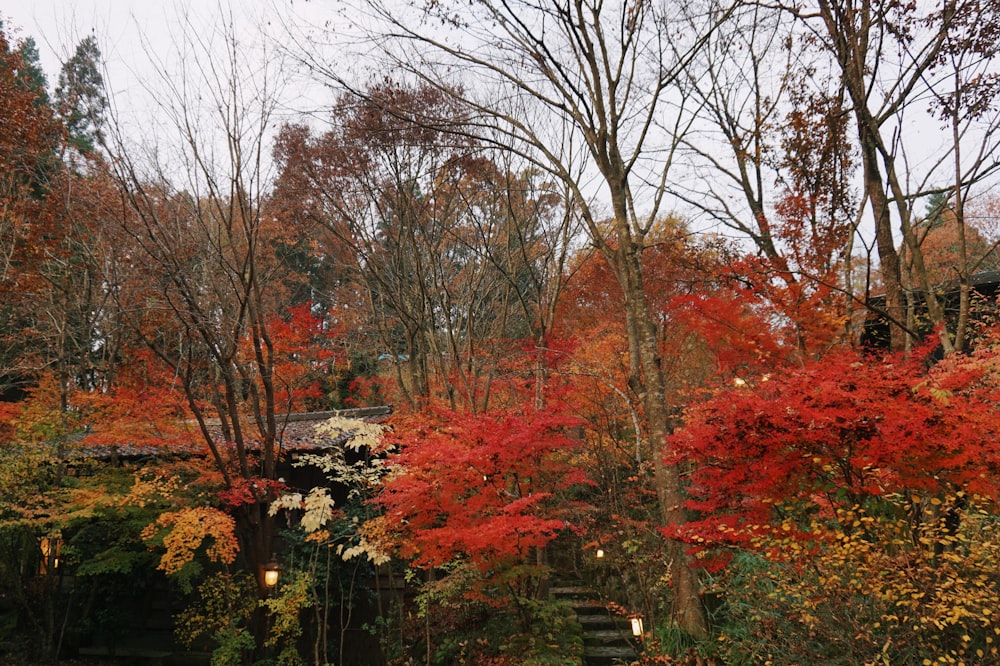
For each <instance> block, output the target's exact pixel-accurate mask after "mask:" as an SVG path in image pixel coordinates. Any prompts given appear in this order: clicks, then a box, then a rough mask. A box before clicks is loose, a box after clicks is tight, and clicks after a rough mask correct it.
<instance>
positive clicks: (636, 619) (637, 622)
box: [629, 615, 643, 639]
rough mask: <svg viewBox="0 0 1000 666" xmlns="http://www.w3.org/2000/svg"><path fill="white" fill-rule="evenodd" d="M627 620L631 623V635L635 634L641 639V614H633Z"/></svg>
mask: <svg viewBox="0 0 1000 666" xmlns="http://www.w3.org/2000/svg"><path fill="white" fill-rule="evenodd" d="M629 622H630V623H631V625H632V635H633V636H635V637H636V638H639V639H641V638H642V634H643V630H642V616H641V615H633V616H632V617H631V618H629Z"/></svg>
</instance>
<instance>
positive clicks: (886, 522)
mask: <svg viewBox="0 0 1000 666" xmlns="http://www.w3.org/2000/svg"><path fill="white" fill-rule="evenodd" d="M917 499H919V498H917ZM934 499H936V500H937V501H932V500H926V501H924V502H922V503H921V504H914V503H912V502H911V500H910V498H906V499H904V498H902V497H899V496H894V497H889V498H885V499H884V500H883V501H879V502H873V503H872V505H871V506H868V507H866V508H862V507H857V506H855V507H853V508H852V509H850V510H847V511H842V512H840V513H839V514H838V515H837V516H836V518H837V520H821V519H813V520H812V521H811V523H810V524H806V525H804V526H803V525H799V526H798V527H799V531H798V533H797V534H791V533H789V532H787V531H783V530H782V531H776V532H772V533H771V534H770V535H765V536H761V537H759V538H758V539H757V542H756V544H755V545H756V546H757V547H758V548H759V549H760V550H761V552H766V553H768V554H769V558H770V559H771V561H772V565H771V566H769V567H765V568H764V570H763V571H755V572H754V573H753V574H752V579H751V580H750V581H747V580H746V579H740V580H738V581H736V580H734V581H733V582H732V583H731V585H732V586H733V592H734V594H733V597H734V598H736V597H740V595H747V594H755V595H757V596H756V598H755V599H750V598H744V597H740V600H741V602H743V603H747V604H748V607H754V608H755V609H756V610H755V611H754V612H755V613H756V614H757V615H756V623H755V625H754V626H756V627H757V628H758V633H757V634H756V635H754V636H750V637H748V640H753V641H760V640H764V641H766V642H768V641H769V642H770V644H771V645H772V647H779V644H782V643H784V644H785V645H783V646H780V647H782V650H780V651H779V652H784V653H786V654H788V658H789V661H787V662H783V661H780V660H779V661H775V662H774V663H775V664H777V663H789V664H790V663H797V662H796V659H801V658H802V656H801V654H796V648H797V647H804V646H807V645H810V644H811V645H825V646H828V647H830V648H831V649H835V650H836V651H837V652H838V654H841V655H843V659H844V660H845V661H844V662H843V663H858V664H868V663H920V661H916V662H911V661H910V660H911V659H912V658H916V657H917V656H919V657H920V659H927V660H929V661H924V662H923V663H961V662H963V661H964V662H965V663H983V660H984V658H985V659H986V660H988V661H989V662H990V663H1000V653H998V648H997V645H996V644H995V642H994V639H993V636H994V635H995V634H1000V623H998V622H997V618H996V613H995V612H994V609H996V608H1000V531H998V530H997V529H996V523H997V517H996V516H995V515H990V514H989V513H988V512H987V513H984V512H981V511H976V510H974V509H973V508H972V507H974V506H976V504H977V498H969V500H970V501H969V506H968V508H965V509H964V510H963V511H961V521H960V522H956V521H955V520H954V514H953V515H952V521H951V523H950V524H948V523H947V522H946V520H945V514H944V513H943V512H942V511H941V508H942V507H950V506H955V505H956V498H955V497H943V498H934ZM959 504H960V505H962V506H964V503H959ZM914 511H916V512H918V513H920V512H922V514H923V515H922V519H921V520H920V521H916V522H912V521H913V516H914ZM915 524H919V528H916V529H915V527H914V526H915ZM803 531H804V532H807V533H809V534H810V535H811V537H812V540H809V541H803V539H802V534H803ZM737 585H738V586H740V588H741V589H740V590H738V591H737V590H736V589H735V587H736V586H737ZM750 589H753V590H756V591H755V592H753V593H750V592H748V590H750ZM762 590H766V591H764V592H762ZM796 637H797V638H796ZM723 642H725V643H727V644H733V643H739V642H740V636H738V635H735V634H732V635H724V636H723ZM743 647H746V644H744V645H743ZM886 660H888V661H886ZM838 663H839V662H838Z"/></svg>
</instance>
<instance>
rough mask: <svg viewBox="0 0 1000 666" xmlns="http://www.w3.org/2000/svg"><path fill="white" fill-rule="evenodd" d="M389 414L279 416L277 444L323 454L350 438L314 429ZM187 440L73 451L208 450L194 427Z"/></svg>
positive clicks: (106, 454) (216, 431) (366, 410)
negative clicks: (333, 421) (336, 419)
mask: <svg viewBox="0 0 1000 666" xmlns="http://www.w3.org/2000/svg"><path fill="white" fill-rule="evenodd" d="M391 413H392V407H389V406H385V407H362V408H358V409H340V410H335V411H328V412H303V413H297V414H279V415H277V420H278V441H279V445H280V449H281V451H283V452H310V451H322V450H325V449H329V448H334V447H336V446H340V445H342V444H343V443H344V442H345V441H346V440H347V439H348V437H349V436H340V437H336V438H333V439H331V438H329V437H320V436H318V435H317V434H316V426H317V425H318V424H320V423H322V422H323V421H326V420H328V419H330V418H333V417H335V416H339V417H342V418H357V419H363V420H365V421H381V420H383V419H385V417H387V416H388V415H389V414H391ZM189 425H190V426H191V427H190V430H191V436H190V438H183V439H175V440H174V441H171V442H169V443H162V442H158V443H152V442H149V443H142V442H122V443H121V444H115V445H108V444H96V445H88V444H87V442H86V438H84V439H83V441H82V442H81V444H80V446H79V447H74V449H75V451H74V452H75V453H76V454H77V456H79V457H81V458H89V459H106V458H113V457H115V456H117V457H121V458H144V457H150V456H161V455H164V454H173V455H177V454H180V455H189V456H196V455H204V454H205V453H207V447H206V445H205V443H204V441H202V437H201V435H200V433H199V432H198V428H197V425H196V424H194V423H193V422H192V423H191V424H189ZM207 425H208V428H209V430H210V431H212V434H213V435H214V436H216V439H217V440H221V439H222V435H221V427H220V426H219V421H218V420H217V419H213V420H210V421H209V422H208V424H207ZM249 448H251V449H254V448H259V443H256V442H250V443H249Z"/></svg>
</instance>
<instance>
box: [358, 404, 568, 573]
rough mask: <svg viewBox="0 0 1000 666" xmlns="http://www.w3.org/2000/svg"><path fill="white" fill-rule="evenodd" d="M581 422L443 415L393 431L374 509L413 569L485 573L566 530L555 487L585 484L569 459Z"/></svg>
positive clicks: (542, 416)
mask: <svg viewBox="0 0 1000 666" xmlns="http://www.w3.org/2000/svg"><path fill="white" fill-rule="evenodd" d="M576 425H578V422H577V421H576V420H575V419H573V418H570V417H567V416H564V415H561V414H559V413H557V412H555V411H547V412H532V413H522V412H517V411H513V410H511V411H505V412H497V413H491V414H478V415H474V414H460V413H455V412H448V411H440V412H437V413H431V414H428V415H422V416H414V417H411V418H410V419H408V420H406V421H404V422H402V423H399V424H397V425H396V426H395V428H394V432H395V437H396V438H397V443H398V445H399V446H400V448H401V451H400V453H399V454H397V455H396V456H395V457H394V459H393V460H392V462H391V465H392V469H393V473H392V474H390V476H389V477H388V479H387V481H386V484H385V488H384V491H383V493H382V494H381V496H380V497H379V498H378V500H377V501H378V503H379V504H380V505H382V506H383V507H384V509H385V512H386V516H385V519H386V523H387V524H388V525H389V526H390V527H391V528H392V529H394V530H396V531H397V536H398V549H399V551H400V554H401V555H403V556H404V557H408V558H412V559H413V561H414V564H416V565H417V566H424V567H430V566H437V565H442V564H444V563H446V562H449V561H451V560H453V559H454V558H456V557H465V558H468V560H469V561H471V562H472V563H474V564H477V565H478V566H480V567H481V568H482V569H484V570H485V569H487V568H490V567H491V566H495V565H498V564H500V563H504V562H508V563H509V562H511V561H516V560H518V559H520V558H523V557H525V556H526V555H527V554H528V552H529V551H530V549H531V548H534V547H537V546H541V545H543V544H545V543H547V542H548V541H550V540H551V539H552V538H554V537H555V535H556V533H557V532H558V531H559V530H561V529H563V528H564V527H565V526H566V522H565V520H564V517H563V514H564V510H565V500H564V499H560V500H559V501H556V500H557V499H558V495H559V493H560V492H561V491H563V490H565V489H567V488H569V487H570V486H573V485H575V484H581V483H587V481H586V479H585V478H584V477H583V475H582V473H581V472H580V471H579V470H578V469H576V468H575V467H573V466H572V465H570V464H569V462H568V461H567V459H566V456H565V454H566V453H567V452H568V451H570V450H572V449H574V448H576V447H577V446H578V445H579V442H577V441H576V440H574V439H571V438H570V437H568V436H567V434H566V433H567V431H568V430H569V429H570V428H573V427H575V426H576Z"/></svg>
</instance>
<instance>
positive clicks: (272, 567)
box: [264, 555, 281, 590]
mask: <svg viewBox="0 0 1000 666" xmlns="http://www.w3.org/2000/svg"><path fill="white" fill-rule="evenodd" d="M280 574H281V567H280V566H279V565H278V562H277V560H275V559H274V556H273V555H272V556H271V561H270V562H268V563H267V564H265V565H264V586H265V587H267V589H268V590H273V589H274V588H275V587H276V586H277V585H278V577H279V575H280Z"/></svg>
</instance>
